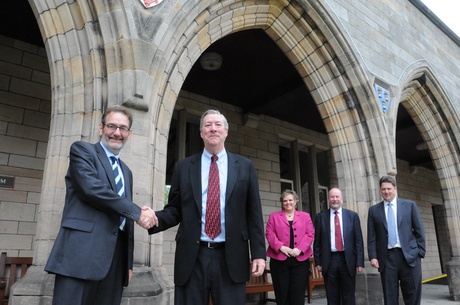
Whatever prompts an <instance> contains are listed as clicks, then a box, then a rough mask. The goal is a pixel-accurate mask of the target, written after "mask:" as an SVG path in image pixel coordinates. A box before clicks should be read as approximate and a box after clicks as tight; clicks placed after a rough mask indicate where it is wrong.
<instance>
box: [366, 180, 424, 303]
mask: <svg viewBox="0 0 460 305" xmlns="http://www.w3.org/2000/svg"><path fill="white" fill-rule="evenodd" d="M380 192H381V194H382V197H383V201H381V202H380V203H378V204H376V205H373V206H371V207H370V208H369V216H368V224H367V238H368V240H367V247H368V254H369V260H370V261H371V265H372V267H375V268H378V270H379V272H380V278H381V281H382V288H383V296H384V300H385V305H395V304H398V303H399V283H400V284H401V290H402V294H403V298H404V303H405V304H406V305H419V304H420V302H421V297H422V266H421V258H423V257H425V252H426V250H425V232H424V230H423V223H422V219H421V217H420V213H419V211H418V209H417V205H416V204H415V202H413V201H410V200H404V199H399V198H396V181H395V179H394V178H393V177H390V176H383V177H382V178H381V179H380ZM388 216H390V217H388ZM391 228H393V229H391Z"/></svg>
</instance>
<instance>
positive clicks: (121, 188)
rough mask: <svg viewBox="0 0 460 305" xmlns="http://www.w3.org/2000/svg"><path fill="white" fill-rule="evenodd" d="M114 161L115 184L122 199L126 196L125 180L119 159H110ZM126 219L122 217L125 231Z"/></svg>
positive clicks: (122, 228) (121, 223) (121, 228)
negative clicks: (119, 165)
mask: <svg viewBox="0 0 460 305" xmlns="http://www.w3.org/2000/svg"><path fill="white" fill-rule="evenodd" d="M110 160H111V161H112V170H113V175H114V176H115V184H116V186H117V193H118V195H120V197H124V196H125V186H124V185H123V179H122V177H121V170H120V168H119V167H118V159H117V158H116V157H114V156H111V157H110ZM125 223H126V219H125V218H124V217H123V216H120V230H122V231H123V230H124V228H125Z"/></svg>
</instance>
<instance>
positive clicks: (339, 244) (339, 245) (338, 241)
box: [334, 211, 343, 251]
mask: <svg viewBox="0 0 460 305" xmlns="http://www.w3.org/2000/svg"><path fill="white" fill-rule="evenodd" d="M334 214H335V217H334V224H335V248H336V249H337V251H343V242H342V231H341V230H340V219H339V212H337V211H335V212H334Z"/></svg>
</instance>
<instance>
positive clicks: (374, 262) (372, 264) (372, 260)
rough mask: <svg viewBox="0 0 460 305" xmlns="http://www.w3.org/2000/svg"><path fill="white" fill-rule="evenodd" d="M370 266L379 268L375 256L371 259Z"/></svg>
mask: <svg viewBox="0 0 460 305" xmlns="http://www.w3.org/2000/svg"><path fill="white" fill-rule="evenodd" d="M371 266H372V267H374V268H379V261H378V260H377V259H376V258H373V259H371Z"/></svg>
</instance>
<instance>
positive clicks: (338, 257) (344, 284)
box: [323, 251, 395, 305]
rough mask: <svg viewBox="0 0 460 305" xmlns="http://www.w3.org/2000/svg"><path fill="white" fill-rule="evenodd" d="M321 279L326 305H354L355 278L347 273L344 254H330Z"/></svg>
mask: <svg viewBox="0 0 460 305" xmlns="http://www.w3.org/2000/svg"><path fill="white" fill-rule="evenodd" d="M323 270H324V269H323ZM323 277H324V286H325V288H326V297H327V304H328V305H341V304H342V305H355V286H356V276H351V275H350V273H349V272H348V267H347V262H346V260H345V252H343V251H341V252H332V253H331V260H330V262H329V266H328V268H327V272H326V273H323ZM393 305H395V304H393Z"/></svg>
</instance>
